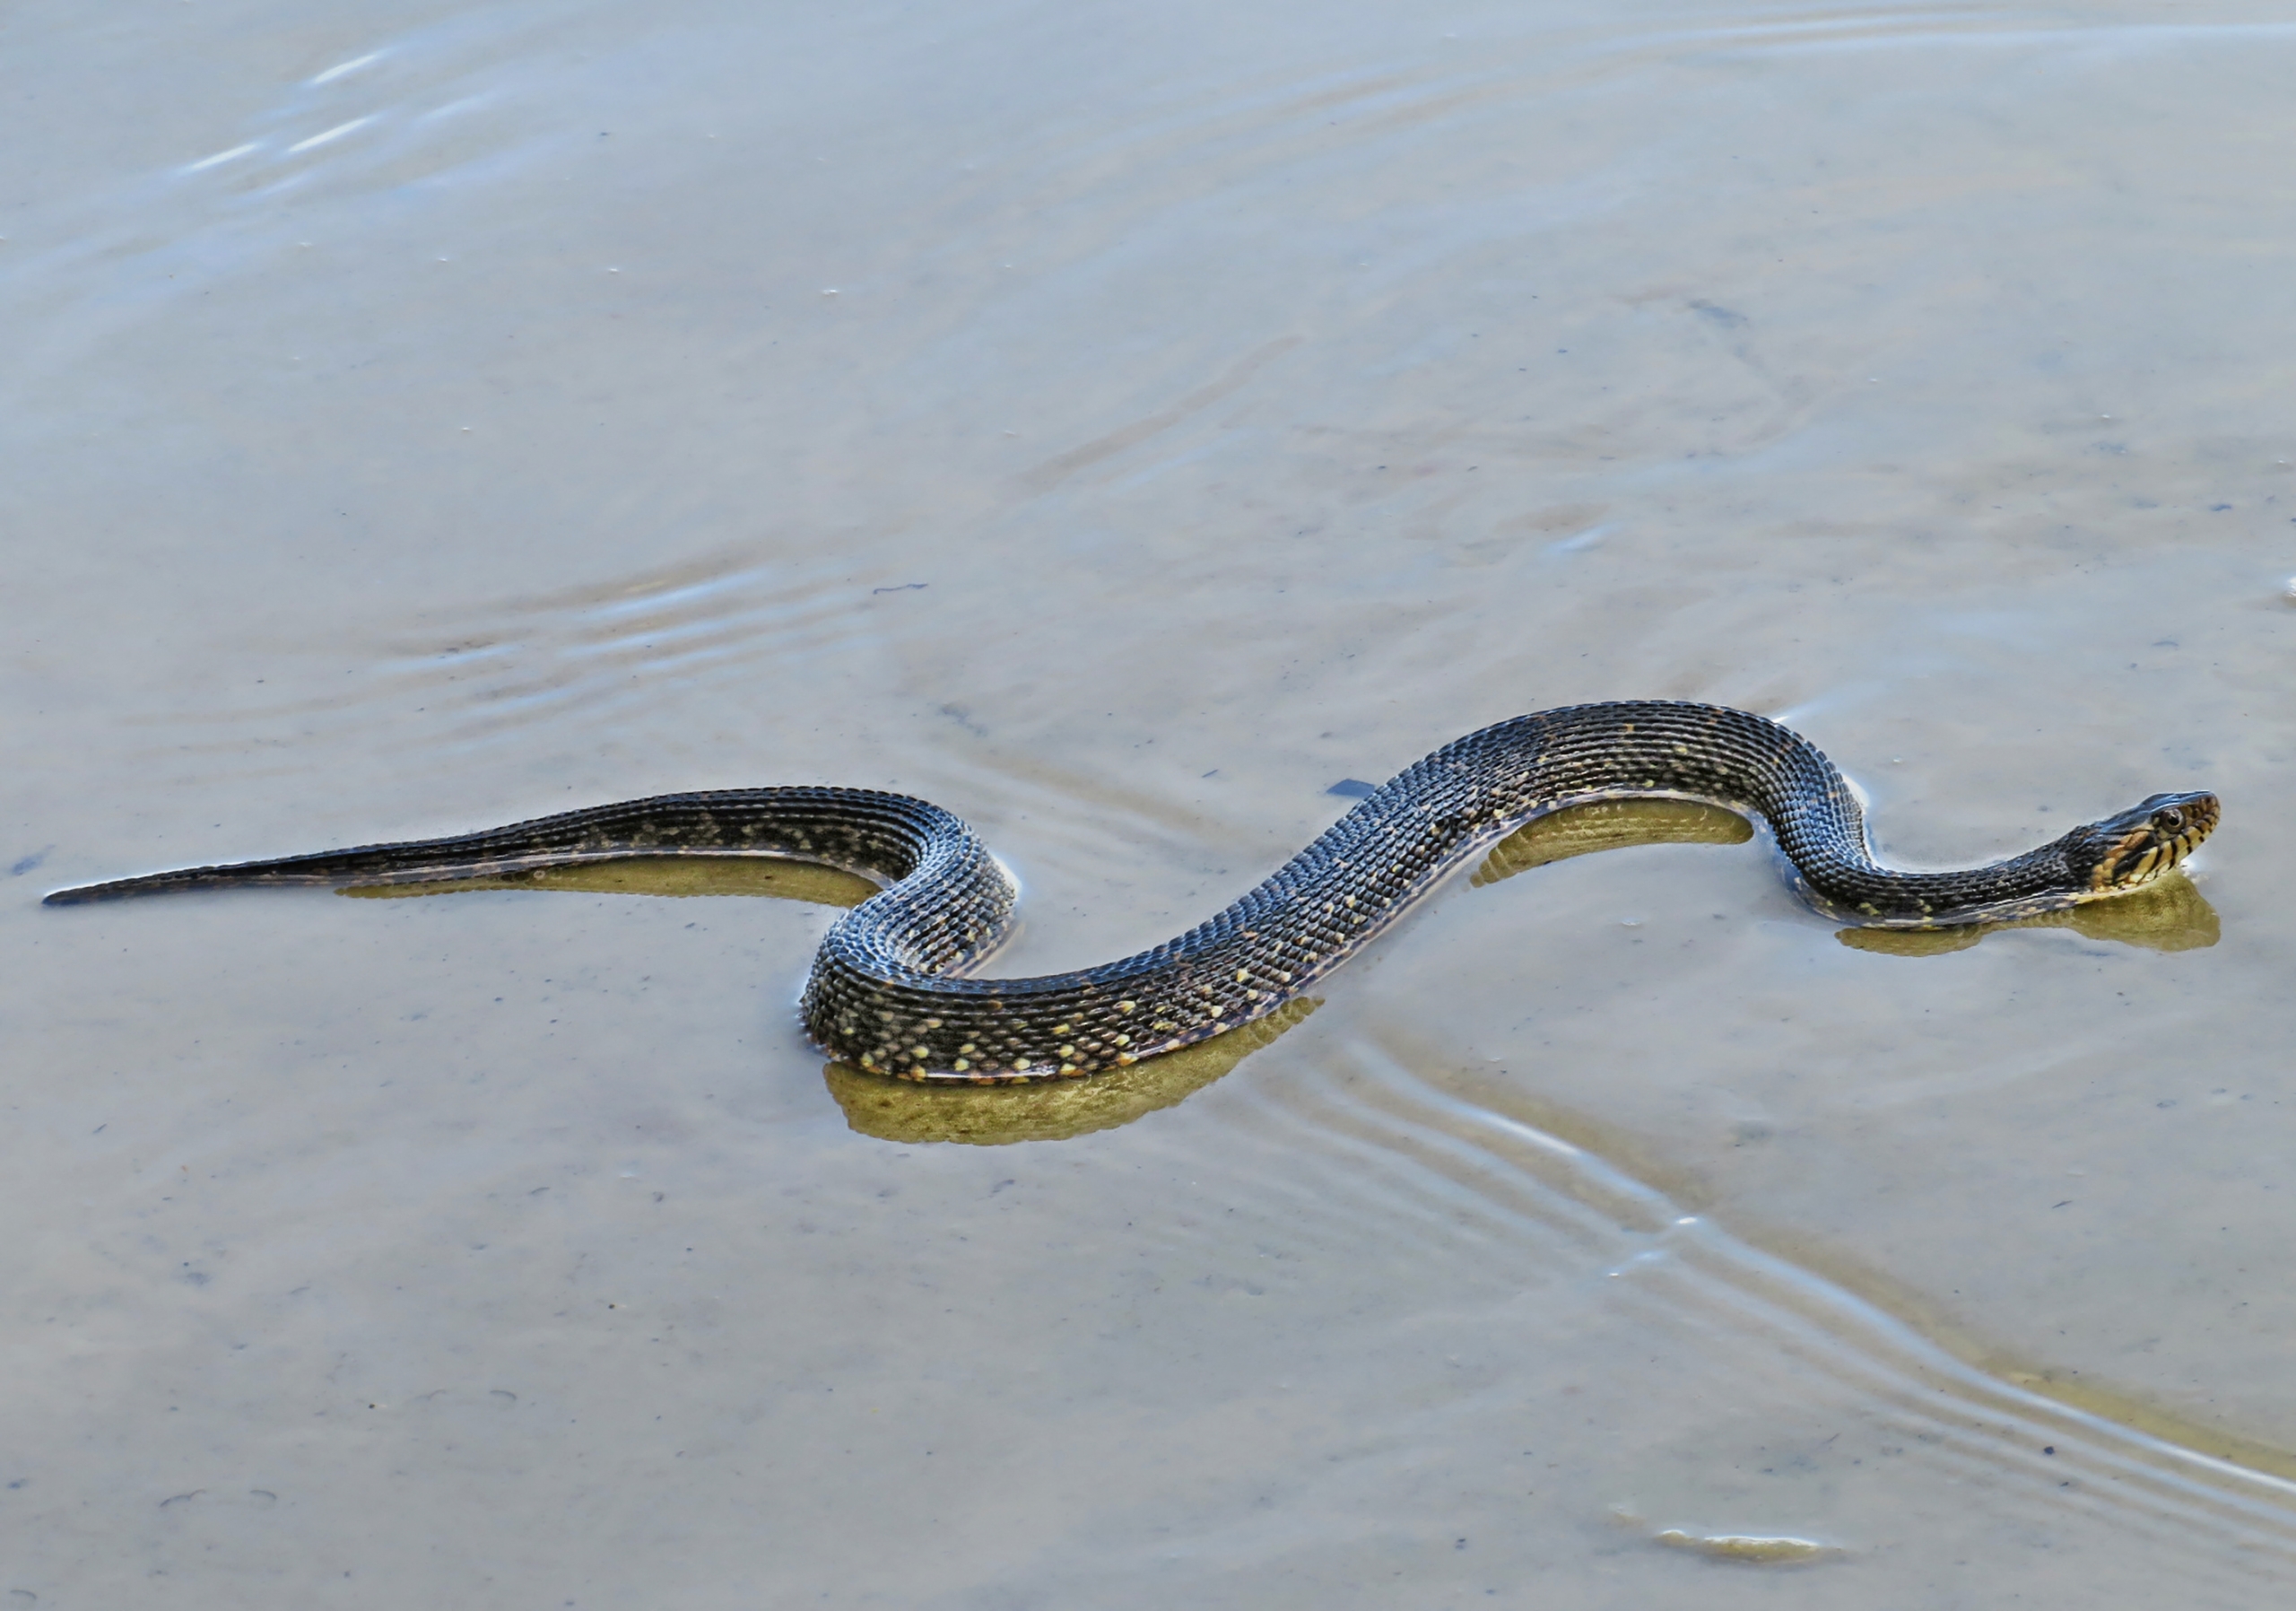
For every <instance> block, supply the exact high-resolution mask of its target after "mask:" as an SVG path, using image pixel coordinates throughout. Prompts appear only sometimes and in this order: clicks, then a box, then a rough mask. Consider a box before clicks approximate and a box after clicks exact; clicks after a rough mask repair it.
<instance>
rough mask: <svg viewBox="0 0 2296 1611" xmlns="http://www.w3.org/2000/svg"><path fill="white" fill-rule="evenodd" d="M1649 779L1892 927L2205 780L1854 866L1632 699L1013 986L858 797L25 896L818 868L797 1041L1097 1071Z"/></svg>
mask: <svg viewBox="0 0 2296 1611" xmlns="http://www.w3.org/2000/svg"><path fill="white" fill-rule="evenodd" d="M1652 795H1657V796H1672V797H1686V798H1692V799H1699V800H1707V801H1712V802H1715V803H1717V804H1719V805H1727V806H1730V807H1732V808H1734V809H1736V810H1740V811H1744V812H1748V813H1752V814H1759V815H1760V816H1761V817H1762V818H1763V819H1764V820H1765V821H1766V822H1767V823H1769V825H1770V831H1771V832H1772V833H1773V834H1774V835H1775V836H1776V838H1777V841H1778V845H1779V849H1780V850H1781V851H1782V852H1783V853H1784V855H1785V858H1786V859H1787V862H1788V863H1789V864H1791V866H1792V868H1793V871H1794V875H1795V876H1796V880H1797V882H1798V884H1799V886H1800V887H1801V889H1802V891H1803V893H1805V895H1806V896H1807V897H1808V898H1809V899H1810V900H1811V901H1813V903H1814V904H1816V905H1818V906H1819V907H1820V908H1821V909H1822V910H1825V911H1827V912H1829V913H1830V914H1831V915H1833V916H1835V917H1837V918H1839V919H1845V920H1847V921H1848V922H1851V923H1856V924H1865V925H1872V926H1877V927H1894V928H1936V927H1949V926H1953V925H1960V924H1966V923H1973V922H1980V921H1995V920H2004V919H2014V918H2022V917H2029V916H2031V915H2033V914H2036V913H2039V912H2044V911H2049V910H2057V909H2058V908H2062V907H2066V906H2071V905H2074V904H2075V903H2076V902H2079V901H2089V900H2094V899H2098V898H2100V897H2103V896H2108V895H2112V894H2117V893H2121V892H2123V891H2125V890H2130V889H2135V888H2136V887H2138V886H2140V885H2142V884H2146V883H2149V882H2150V881H2151V880H2152V879H2154V878H2156V877H2158V876H2159V875H2161V874H2162V873H2164V872H2166V871H2167V870H2168V869H2169V868H2170V867H2172V866H2176V865H2177V863H2179V862H2180V861H2182V860H2183V859H2184V858H2186V857H2187V855H2189V854H2190V853H2191V852H2192V850H2193V849H2194V848H2195V847H2196V846H2197V845H2198V844H2199V843H2200V842H2201V840H2204V839H2205V838H2206V837H2207V836H2208V834H2209V832H2210V831H2211V830H2212V829H2213V828H2214V827H2215V825H2216V821H2217V816H2218V811H2219V807H2218V803H2217V799H2216V797H2215V796H2214V795H2213V794H2208V793H2205V792H2199V793H2185V794H2160V795H2154V796H2153V797H2152V798H2150V799H2148V800H2146V801H2144V803H2143V804H2142V805H2135V806H2132V807H2131V808H2130V809H2128V810H2126V811H2124V812H2121V813H2119V814H2117V815H2114V816H2109V817H2107V818H2105V819H2103V820H2102V821H2100V822H2096V823H2086V824H2083V826H2081V827H2078V828H2075V829H2074V830H2073V831H2072V832H2069V833H2066V834H2065V835H2064V836H2062V837H2061V838H2058V839H2056V840H2051V841H2050V842H2049V843H2048V844H2046V845H2042V846H2040V847H2039V849H2032V850H2028V851H2026V852H2025V853H2024V854H2023V855H2022V856H2013V857H2011V858H2009V859H2008V860H2006V861H2001V862H1996V863H1994V864H1993V865H1992V866H1984V867H1976V868H1971V869H1968V870H1966V871H1961V872H1944V873H1903V872H1896V871H1893V870H1892V869H1890V868H1888V867H1884V866H1881V865H1880V864H1879V863H1877V862H1876V861H1874V858H1873V855H1872V853H1871V851H1870V850H1869V849H1868V847H1867V843H1866V838H1865V819H1864V816H1863V814H1861V813H1860V811H1859V810H1858V806H1857V800H1856V798H1855V797H1853V796H1852V794H1851V792H1850V789H1849V786H1848V784H1847V783H1846V782H1845V781H1844V780H1843V779H1842V776H1841V774H1840V773H1839V771H1835V770H1834V767H1833V764H1832V762H1829V761H1828V760H1827V759H1826V758H1825V756H1824V755H1823V754H1822V753H1820V752H1819V751H1818V749H1817V747H1816V746H1815V745H1812V744H1811V743H1810V742H1809V741H1808V740H1807V739H1805V738H1803V737H1802V736H1799V735H1798V734H1796V733H1794V732H1793V731H1791V730H1790V729H1788V728H1786V727H1780V726H1779V724H1778V723H1776V722H1773V721H1769V720H1766V719H1764V718H1761V717H1759V716H1752V715H1749V714H1747V713H1746V712H1744V711H1743V710H1730V709H1727V708H1726V707H1723V706H1719V705H1697V704H1686V703H1679V702H1675V701H1655V700H1650V701H1645V700H1636V701H1613V702H1609V703H1605V704H1594V705H1574V706H1570V707H1568V708H1565V709H1561V710H1543V711H1539V712H1537V713H1535V714H1533V715H1529V716H1518V717H1515V718H1512V719H1511V720H1508V721H1502V722H1500V723H1497V724H1496V725H1494V726H1492V727H1485V728H1483V729H1482V730H1481V731H1480V732H1476V733H1471V734H1469V735H1468V736H1465V738H1461V739H1459V740H1457V742H1455V743H1452V744H1448V745H1444V746H1443V747H1442V748H1441V749H1439V750H1437V751H1436V752H1435V753H1433V754H1431V755H1429V756H1428V757H1427V758H1426V759H1425V760H1423V761H1421V762H1418V763H1417V764H1415V765H1413V766H1411V767H1409V768H1407V769H1405V771H1402V772H1400V773H1398V774H1397V775H1396V777H1395V778H1394V779H1390V780H1389V781H1388V782H1387V783H1386V784H1385V785H1383V786H1382V787H1381V788H1378V789H1377V790H1375V791H1374V792H1373V793H1372V794H1370V796H1369V797H1366V798H1364V799H1363V800H1362V801H1361V802H1360V803H1359V804H1358V805H1356V806H1355V807H1354V809H1352V811H1350V812H1349V813H1348V814H1346V815H1345V816H1344V817H1342V818H1341V819H1340V820H1339V821H1338V822H1336V823H1333V824H1332V826H1331V827H1330V828H1329V829H1327V830H1326V832H1324V833H1323V835H1322V836H1321V837H1320V838H1318V840H1316V841H1315V842H1314V843H1313V844H1311V845H1309V847H1308V848H1307V849H1304V850H1302V851H1300V853H1299V854H1298V855H1297V856H1294V857H1293V858H1291V860H1290V861H1288V862H1286V863H1285V864H1284V865H1283V866H1281V867H1279V868H1277V869H1276V870H1275V872H1274V873H1273V874H1271V875H1269V876H1268V877H1267V878H1266V879H1265V881H1264V882H1263V883H1261V884H1259V886H1258V887H1257V888H1256V889H1254V890H1252V891H1251V892H1250V893H1248V894H1246V895H1245V896H1244V897H1243V898H1242V899H1240V900H1239V901H1236V902H1235V904H1233V905H1232V906H1231V907H1229V908H1228V909H1227V910H1225V911H1222V912H1221V913H1220V914H1218V915H1217V916H1216V917H1213V918H1211V919H1207V920H1206V921H1205V922H1203V923H1201V924H1198V925H1197V926H1196V927H1194V928H1191V929H1189V930H1188V931H1187V933H1186V934H1183V935H1181V936H1178V937H1177V938H1175V939H1170V940H1167V941H1166V942H1164V944H1162V945H1157V946H1155V947H1153V948H1152V949H1150V950H1147V951H1143V952H1141V953H1139V954H1137V955H1135V956H1128V957H1126V958H1124V959H1123V960H1122V961H1120V962H1108V963H1105V964H1103V965H1101V966H1100V967H1097V968H1087V969H1083V970H1081V971H1075V972H1070V973H1053V974H1047V975H1044V976H1042V977H1039V978H1035V979H985V978H977V977H972V976H970V973H969V971H968V970H969V969H970V967H971V966H973V965H974V964H977V963H978V962H980V961H982V960H983V959H984V958H985V957H986V956H987V954H988V953H989V952H990V951H992V950H993V949H994V948H995V947H996V944H997V942H998V940H999V939H1000V938H1001V937H1002V936H1003V935H1004V933H1005V929H1006V927H1007V925H1008V922H1009V920H1010V918H1011V916H1012V912H1013V903H1014V901H1015V899H1016V891H1015V889H1014V886H1013V880H1012V877H1011V875H1009V874H1008V873H1006V872H1005V869H1004V867H1003V866H1000V865H999V864H998V863H997V861H996V858H994V857H992V856H991V855H989V853H988V851H987V849H986V848H985V847H984V846H983V845H982V844H981V842H980V840H979V838H978V835H976V834H975V833H974V832H973V831H972V830H971V829H970V828H969V827H968V826H966V825H965V823H963V822H962V821H961V820H960V819H959V818H957V817H955V816H953V815H952V814H950V813H948V812H946V811H944V810H943V809H941V807H939V806H937V805H933V804H931V803H930V802H928V801H925V800H919V799H913V798H911V797H908V796H905V795H895V794H883V793H879V792H877V791H875V790H874V789H863V788H742V789H719V790H713V791H710V792H708V793H701V794H677V795H657V796H654V797H651V798H648V799H643V800H631V801H627V802H624V803H622V804H620V805H596V806H592V807H589V808H588V809H587V810H581V811H570V812H563V813H561V814H558V815H555V816H546V817H537V818H535V820H533V821H531V822H525V823H512V824H511V825H509V827H505V828H496V829H492V830H491V831H488V832H483V833H471V834H463V835H458V836H456V837H452V838H447V839H433V840H419V841H411V842H407V843H404V844H386V845H368V846H361V847H360V848H357V849H347V850H322V851H319V852H317V853H316V854H312V855H307V856H289V857H283V858H278V859H276V860H272V861H254V862H243V863H239V864H236V865H233V866H209V867H190V868H186V869H183V870H181V871H178V872H170V873H154V874H151V875H146V876H143V877H138V878H124V879H119V880H117V881H115V882H112V883H108V884H86V885H83V886H81V887H79V888H76V889H67V890H58V891H57V892H56V893H54V894H51V895H49V896H48V903H49V904H51V905H64V904H70V903H73V902H77V901H99V900H104V899H108V898H110V897H113V896H121V895H133V894H143V893H157V892H160V891H165V890H191V889H207V888H213V887H217V886H222V885H230V884H336V885H370V884H415V883H427V882H432V881H438V880H445V879H455V878H470V877H483V876H490V875H503V874H509V873H517V872H522V871H525V870H527V869H533V868H540V867H551V866H566V865H570V864H573V863H578V862H594V861H606V860H613V859H615V858H625V857H631V856H664V855H669V856H763V857H779V858H788V859H793V860H799V861H808V862H816V863H820V864H823V865H826V866H833V867H839V868H842V869H844V870H846V871H848V872H851V873H857V874H859V875H862V876H864V877H865V878H867V879H870V880H871V881H873V882H874V883H875V884H878V885H880V886H881V887H880V893H878V894H876V895H874V896H873V897H871V898H870V899H868V900H866V901H863V902H862V903H861V904H860V905H858V906H857V907H855V908H853V909H852V910H850V911H848V912H847V913H846V914H845V915H844V916H843V917H842V918H840V919H838V921H837V922H836V924H835V925H834V926H832V927H831V929H830V932H829V934H828V936H826V937H825V938H824V939H823V940H822V947H821V950H820V953H819V954H817V955H816V956H815V957H814V959H813V974H812V977H811V978H810V979H809V980H808V981H807V983H806V986H805V991H804V999H803V1004H802V1007H801V1011H802V1013H803V1015H804V1025H805V1029H806V1032H807V1033H809V1034H810V1035H811V1036H812V1037H813V1041H815V1042H816V1043H817V1044H819V1045H820V1046H821V1047H822V1049H825V1050H827V1051H828V1052H830V1053H831V1055H833V1056H835V1057H837V1058H842V1059H844V1060H845V1061H847V1062H849V1063H853V1064H857V1065H858V1066H859V1067H862V1068H865V1069H867V1070H870V1071H872V1072H874V1073H879V1074H888V1075H897V1076H900V1077H903V1078H909V1079H918V1080H959V1081H968V1082H973V1083H986V1084H1005V1083H1013V1082H1018V1081H1024V1080H1041V1079H1057V1078H1063V1077H1067V1078H1075V1077H1080V1076H1084V1075H1093V1074H1097V1073H1100V1072H1103V1071H1105V1070H1109V1069H1112V1068H1118V1067H1124V1066H1125V1065H1127V1064H1130V1063H1134V1062H1136V1061H1138V1060H1139V1059H1141V1058H1146V1057H1152V1056H1154V1055H1156V1054H1157V1053H1160V1052H1166V1051H1171V1050H1175V1049H1178V1048H1180V1047H1183V1046H1187V1045H1190V1044H1193V1043H1194V1042H1196V1041H1204V1040H1207V1039H1209V1038H1211V1037H1212V1036H1213V1035H1216V1034H1219V1033H1221V1032H1224V1031H1227V1030H1231V1029H1234V1028H1236V1027H1238V1026H1239V1025H1241V1024H1244V1023H1250V1022H1251V1021H1252V1020H1254V1019H1256V1018H1259V1017H1263V1016H1265V1014H1269V1013H1271V1012H1274V1010H1276V1009H1277V1008H1278V1007H1280V1006H1283V1004H1284V1003H1285V1002H1287V1001H1290V1000H1291V999H1293V998H1294V997H1298V996H1300V994H1301V993H1303V992H1304V991H1306V990H1307V989H1308V988H1309V987H1310V986H1311V985H1313V984H1314V983H1315V982H1316V981H1317V980H1320V979H1322V978H1323V977H1324V976H1325V975H1326V974H1327V973H1329V972H1330V971H1332V970H1333V969H1335V968H1336V967H1337V966H1339V964H1340V963H1341V962H1344V961H1345V960H1346V959H1347V958H1348V957H1350V956H1352V955H1353V954H1355V953H1356V952H1358V951H1360V950H1361V949H1362V948H1363V946H1364V945H1367V944H1368V943H1369V942H1370V940H1371V939H1372V937H1373V936H1376V935H1378V933H1379V932H1380V930H1382V929H1383V928H1385V927H1387V925H1388V924H1389V923H1391V922H1392V921H1394V920H1395V919H1396V917H1398V916H1399V915H1400V914H1401V913H1402V912H1403V911H1404V910H1405V908H1407V907H1408V906H1410V905H1411V903H1412V902H1413V901H1414V900H1416V899H1417V898H1419V897H1420V896H1421V895H1423V894H1424V893H1427V892H1428V890H1430V889H1431V887H1432V886H1433V885H1434V884H1436V883H1437V882H1439V880H1440V879H1441V878H1442V877H1443V876H1444V875H1446V874H1447V873H1448V872H1450V871H1452V870H1453V869H1455V868H1457V866H1460V865H1461V864H1462V863H1463V862H1465V861H1466V860H1467V859H1468V858H1471V857H1473V856H1474V855H1475V854H1476V853H1477V852H1479V851H1480V850H1482V849H1484V848H1486V847H1487V846H1489V845H1490V844H1492V842H1494V841H1495V840H1499V839H1500V838H1502V837H1504V836H1505V835H1506V834H1508V833H1509V832H1513V831H1514V830H1515V829H1516V828H1518V827H1520V826H1521V825H1522V824H1523V823H1526V822H1527V821H1529V820H1530V819H1532V818H1534V817H1536V816H1540V815H1543V814H1546V813H1548V812H1551V811H1555V810H1559V809H1561V808H1562V807H1565V806H1570V805H1582V804H1585V803H1587V802H1590V801H1595V800H1607V799H1618V798H1622V797H1639V796H1652Z"/></svg>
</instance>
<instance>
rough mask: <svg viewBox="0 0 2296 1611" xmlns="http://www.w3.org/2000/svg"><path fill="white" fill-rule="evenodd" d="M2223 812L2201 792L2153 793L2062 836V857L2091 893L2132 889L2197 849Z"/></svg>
mask: <svg viewBox="0 0 2296 1611" xmlns="http://www.w3.org/2000/svg"><path fill="white" fill-rule="evenodd" d="M2221 813H2222V807H2221V806H2220V805H2218V804H2217V800H2216V797H2215V796H2214V795H2213V794H2210V793H2208V792H2207V791H2205V790H2202V791H2201V792H2199V793H2196V794H2185V795H2154V796H2153V797H2152V798H2151V799H2149V800H2147V801H2145V802H2144V804H2143V805H2132V806H2130V807H2129V808H2128V809H2127V810H2126V811H2124V812H2122V813H2120V814H2118V816H2109V817H2107V818H2106V819H2105V820H2104V821H2103V822H2101V823H2089V824H2088V825H2087V826H2086V827H2082V828H2075V829H2074V831H2073V832H2071V833H2068V834H2066V837H2065V853H2066V861H2067V862H2068V863H2070V864H2071V866H2072V869H2073V874H2074V877H2075V878H2076V879H2078V880H2080V881H2081V882H2082V883H2083V884H2085V885H2086V886H2087V887H2088V891H2089V893H2091V894H2092V895H2110V894H2117V893H2119V892H2120V891H2122V890H2133V889H2135V887H2136V886H2137V885H2139V884H2150V883H2151V882H2152V880H2153V879H2155V878H2158V877H2159V876H2160V875H2161V874H2163V873H2165V872H2167V871H2168V870H2169V869H2170V867H2172V866H2176V865H2177V864H2178V863H2179V862H2180V861H2182V860H2183V859H2184V858H2186V857H2187V856H2189V855H2191V854H2192V853H2193V851H2194V850H2196V849H2198V848H2199V846H2200V841H2201V840H2205V839H2206V838H2207V837H2208V835H2209V833H2210V832H2211V831H2213V829H2214V828H2215V826H2216V819H2217V817H2218V815H2219V814H2221Z"/></svg>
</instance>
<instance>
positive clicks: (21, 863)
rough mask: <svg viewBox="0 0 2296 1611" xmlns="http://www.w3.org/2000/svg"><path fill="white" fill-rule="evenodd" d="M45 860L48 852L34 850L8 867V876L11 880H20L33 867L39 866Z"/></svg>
mask: <svg viewBox="0 0 2296 1611" xmlns="http://www.w3.org/2000/svg"><path fill="white" fill-rule="evenodd" d="M47 859H48V852H47V851H46V850H35V851H33V852H32V853H31V854H30V856H25V857H21V858H18V859H17V860H16V861H15V862H13V864H11V865H10V866H9V868H8V876H10V877H11V878H22V876H23V875H25V874H27V873H29V872H30V871H31V870H32V869H33V868H34V867H36V866H39V864H40V863H42V862H44V861H46V860H47Z"/></svg>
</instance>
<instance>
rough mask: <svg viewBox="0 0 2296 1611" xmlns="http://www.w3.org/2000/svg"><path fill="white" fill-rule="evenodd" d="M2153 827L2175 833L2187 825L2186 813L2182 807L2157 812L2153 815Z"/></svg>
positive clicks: (2171, 807) (2173, 806)
mask: <svg viewBox="0 0 2296 1611" xmlns="http://www.w3.org/2000/svg"><path fill="white" fill-rule="evenodd" d="M2152 825H2153V826H2154V827H2155V828H2161V829H2165V830H2167V831H2168V832H2170V833H2174V832H2176V831H2177V830H2178V829H2179V828H2181V827H2183V826H2184V825H2185V814H2184V811H2183V810H2182V808H2181V807H2179V806H2175V805H2171V806H2170V807H2169V808H2168V809H2167V810H2166V811H2156V812H2154V813H2153V814H2152Z"/></svg>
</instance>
